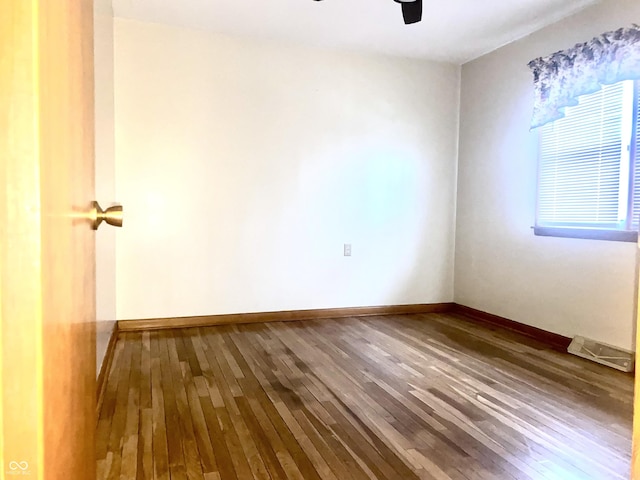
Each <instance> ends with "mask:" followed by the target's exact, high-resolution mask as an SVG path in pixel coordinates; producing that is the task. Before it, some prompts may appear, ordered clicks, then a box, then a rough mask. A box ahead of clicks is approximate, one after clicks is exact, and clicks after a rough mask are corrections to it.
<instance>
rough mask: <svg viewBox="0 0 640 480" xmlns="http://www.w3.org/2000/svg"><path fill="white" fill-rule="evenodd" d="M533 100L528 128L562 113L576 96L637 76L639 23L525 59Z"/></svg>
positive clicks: (639, 39)
mask: <svg viewBox="0 0 640 480" xmlns="http://www.w3.org/2000/svg"><path fill="white" fill-rule="evenodd" d="M529 68H531V70H532V72H533V81H534V90H535V103H534V107H533V117H532V119H531V128H536V127H539V126H542V125H544V124H545V123H548V122H551V121H553V120H557V119H559V118H562V117H564V108H565V107H568V106H573V105H577V104H578V97H579V96H580V95H584V94H587V93H593V92H596V91H598V90H600V88H601V85H609V84H612V83H617V82H620V81H622V80H633V79H638V78H640V27H639V26H638V25H633V26H632V27H629V28H620V29H618V30H615V31H613V32H607V33H603V34H602V35H600V36H598V37H596V38H594V39H593V40H590V41H589V42H585V43H579V44H577V45H576V46H574V47H573V48H570V49H568V50H561V51H559V52H556V53H553V54H551V55H548V56H546V57H539V58H536V59H534V60H532V61H531V62H529Z"/></svg>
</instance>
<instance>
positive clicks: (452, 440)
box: [97, 314, 633, 480]
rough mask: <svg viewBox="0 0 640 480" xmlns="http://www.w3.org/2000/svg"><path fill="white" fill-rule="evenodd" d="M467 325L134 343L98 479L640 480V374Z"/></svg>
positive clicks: (417, 318)
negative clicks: (639, 458) (635, 446)
mask: <svg viewBox="0 0 640 480" xmlns="http://www.w3.org/2000/svg"><path fill="white" fill-rule="evenodd" d="M463 318H464V317H460V316H456V315H449V314H417V315H399V316H390V317H370V318H364V319H356V318H352V319H339V320H318V321H303V322H290V323H271V324H253V325H238V326H223V327H207V328H191V329H176V330H164V331H153V332H144V333H121V336H120V338H119V340H118V343H117V346H116V350H115V357H114V361H113V366H112V369H111V372H110V374H109V377H108V384H107V390H106V394H105V400H104V403H103V406H102V410H101V414H100V419H99V423H98V436H97V437H98V457H97V458H98V479H99V480H101V479H167V480H168V479H174V480H177V479H206V480H211V479H221V480H232V479H238V480H251V479H269V478H271V479H304V480H313V479H331V480H352V479H353V480H363V479H369V478H371V479H393V480H397V479H416V478H422V479H468V480H472V479H508V480H525V479H559V480H560V479H561V480H571V479H597V480H606V479H616V478H624V479H627V478H629V468H630V466H629V465H630V450H631V422H632V397H633V378H632V376H630V375H626V374H623V373H620V372H617V371H614V370H611V369H608V368H606V367H602V366H600V365H597V364H593V363H591V362H588V361H586V360H582V359H579V358H577V357H573V356H570V355H568V354H563V353H557V352H553V351H549V350H546V349H544V348H543V347H542V346H541V345H538V344H536V343H535V342H533V341H531V340H527V339H524V338H522V337H519V336H518V335H517V334H512V333H505V332H498V331H493V330H490V329H488V328H485V327H481V326H478V325H476V324H474V323H470V322H468V321H466V320H463Z"/></svg>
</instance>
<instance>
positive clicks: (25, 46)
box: [0, 0, 96, 480]
mask: <svg viewBox="0 0 640 480" xmlns="http://www.w3.org/2000/svg"><path fill="white" fill-rule="evenodd" d="M92 29H93V12H92V1H91V0H5V1H3V2H2V4H1V6H0V326H1V328H0V349H1V355H0V372H1V373H0V375H1V377H0V431H1V435H0V442H1V443H0V461H1V462H0V463H1V465H0V478H1V479H5V478H6V479H9V480H10V479H11V478H29V479H31V478H33V479H47V480H57V479H77V480H80V479H82V480H91V479H93V478H95V460H94V456H95V446H94V432H95V372H96V368H95V361H96V360H95V267H94V263H95V258H94V238H93V236H94V232H93V231H92V230H91V227H90V220H89V218H88V212H89V208H90V202H91V201H92V200H93V194H94V166H93V163H94V160H93V158H94V152H93V149H94V146H93V141H94V140H93V137H94V121H93V31H92Z"/></svg>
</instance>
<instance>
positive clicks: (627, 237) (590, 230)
mask: <svg viewBox="0 0 640 480" xmlns="http://www.w3.org/2000/svg"><path fill="white" fill-rule="evenodd" d="M639 104H640V80H634V81H633V105H632V112H631V115H632V117H631V121H632V126H631V139H630V143H629V153H628V155H627V157H628V158H627V162H628V163H629V179H628V186H627V189H628V190H627V192H628V195H627V214H626V219H625V226H626V228H625V229H621V228H597V227H592V226H579V225H576V226H569V225H557V226H555V225H538V215H539V214H538V209H539V203H540V174H541V158H540V156H541V150H542V129H538V158H537V183H536V217H535V224H534V226H533V227H532V229H533V232H534V235H536V236H545V237H562V238H578V239H587V240H608V241H617V242H637V241H638V231H637V230H632V229H631V228H632V224H633V216H634V213H636V212H634V209H633V207H634V194H633V189H634V186H635V187H636V189H638V188H640V185H637V186H636V185H634V179H635V169H636V168H640V159H638V158H637V155H638V154H639V153H640V152H637V151H636V149H637V146H638V145H639V144H640V141H638V135H639V134H640V125H638V124H639V123H640V112H639V109H640V105H639ZM634 159H635V161H634ZM621 162H622V159H621ZM639 195H640V193H639Z"/></svg>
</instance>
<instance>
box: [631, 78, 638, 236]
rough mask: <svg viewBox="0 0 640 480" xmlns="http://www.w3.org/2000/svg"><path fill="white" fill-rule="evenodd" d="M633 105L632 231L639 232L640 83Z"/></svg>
mask: <svg viewBox="0 0 640 480" xmlns="http://www.w3.org/2000/svg"><path fill="white" fill-rule="evenodd" d="M633 105H634V110H635V111H634V117H635V122H634V124H633V139H634V140H635V142H634V141H632V142H631V145H632V147H631V148H632V149H633V150H632V151H631V157H632V158H633V161H632V166H633V167H632V168H633V175H632V178H633V184H632V185H631V191H632V192H633V196H632V198H633V201H632V212H631V218H632V222H631V230H635V231H638V229H639V228H640V81H637V82H636V89H635V92H634V99H633Z"/></svg>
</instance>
